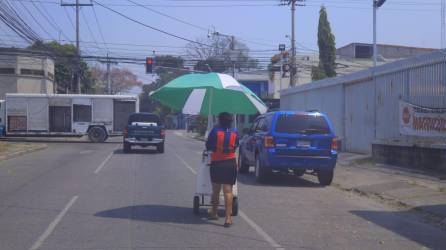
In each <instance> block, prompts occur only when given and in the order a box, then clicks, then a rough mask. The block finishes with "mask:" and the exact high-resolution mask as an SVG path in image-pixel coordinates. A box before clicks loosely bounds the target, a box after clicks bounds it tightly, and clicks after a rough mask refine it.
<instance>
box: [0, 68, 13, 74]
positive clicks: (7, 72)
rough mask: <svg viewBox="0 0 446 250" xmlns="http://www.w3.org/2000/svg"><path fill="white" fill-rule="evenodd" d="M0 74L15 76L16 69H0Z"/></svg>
mask: <svg viewBox="0 0 446 250" xmlns="http://www.w3.org/2000/svg"><path fill="white" fill-rule="evenodd" d="M0 74H1V75H14V74H15V69H14V68H0Z"/></svg>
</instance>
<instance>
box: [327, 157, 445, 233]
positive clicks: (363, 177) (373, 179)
mask: <svg viewBox="0 0 446 250" xmlns="http://www.w3.org/2000/svg"><path fill="white" fill-rule="evenodd" d="M445 177H446V176H444V175H441V174H436V173H428V172H421V171H417V170H412V169H406V168H401V167H395V166H391V165H385V164H376V163H373V162H372V160H371V157H370V156H364V155H359V154H352V153H340V154H339V158H338V164H337V168H336V171H335V178H334V181H333V184H334V186H336V187H338V188H340V189H342V190H344V191H352V192H356V193H358V194H360V195H364V196H367V197H371V198H377V199H379V200H381V201H382V202H385V203H388V204H389V205H392V206H395V207H397V208H399V209H404V210H412V211H416V212H421V213H423V215H425V216H427V217H429V219H432V220H433V221H435V222H437V223H439V224H441V226H443V227H445V228H446V178H445Z"/></svg>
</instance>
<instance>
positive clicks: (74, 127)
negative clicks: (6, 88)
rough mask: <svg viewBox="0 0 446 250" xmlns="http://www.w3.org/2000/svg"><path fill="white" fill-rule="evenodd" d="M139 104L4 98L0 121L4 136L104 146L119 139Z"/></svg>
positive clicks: (121, 98)
mask: <svg viewBox="0 0 446 250" xmlns="http://www.w3.org/2000/svg"><path fill="white" fill-rule="evenodd" d="M138 111H139V100H138V97H136V96H130V95H77V94H73V95H65V94H54V95H47V94H6V99H5V101H4V102H0V119H1V121H2V122H0V123H3V127H4V133H5V135H6V136H37V135H40V136H82V135H88V138H89V139H90V141H92V142H104V141H105V140H107V138H108V137H109V136H114V135H122V133H123V130H124V128H125V126H126V124H127V120H128V117H129V115H130V114H131V113H134V112H138Z"/></svg>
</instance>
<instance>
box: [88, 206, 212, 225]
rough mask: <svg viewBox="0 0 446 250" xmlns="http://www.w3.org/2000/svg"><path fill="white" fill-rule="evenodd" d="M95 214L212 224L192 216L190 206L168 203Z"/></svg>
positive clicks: (131, 218)
mask: <svg viewBox="0 0 446 250" xmlns="http://www.w3.org/2000/svg"><path fill="white" fill-rule="evenodd" d="M95 216H99V217H106V218H118V219H129V220H139V221H150V222H164V223H179V224H214V223H212V222H210V221H208V220H207V219H205V218H201V217H198V216H194V215H193V214H192V208H191V207H176V206H168V205H136V206H128V207H121V208H116V209H111V210H105V211H102V212H99V213H96V214H95Z"/></svg>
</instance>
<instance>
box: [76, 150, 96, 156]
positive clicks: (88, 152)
mask: <svg viewBox="0 0 446 250" xmlns="http://www.w3.org/2000/svg"><path fill="white" fill-rule="evenodd" d="M90 153H93V150H83V151H81V152H79V154H81V155H85V154H90Z"/></svg>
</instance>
